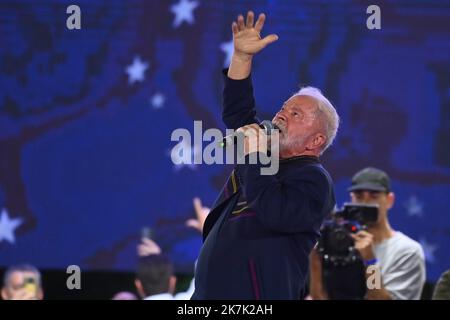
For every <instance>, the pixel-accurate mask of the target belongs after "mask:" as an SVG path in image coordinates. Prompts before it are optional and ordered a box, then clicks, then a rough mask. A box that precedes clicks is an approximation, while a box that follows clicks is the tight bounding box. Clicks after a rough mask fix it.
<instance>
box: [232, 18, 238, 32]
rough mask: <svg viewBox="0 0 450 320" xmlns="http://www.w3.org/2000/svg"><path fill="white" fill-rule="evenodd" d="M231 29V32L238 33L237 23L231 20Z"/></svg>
mask: <svg viewBox="0 0 450 320" xmlns="http://www.w3.org/2000/svg"><path fill="white" fill-rule="evenodd" d="M231 31H232V32H233V34H236V33H238V31H239V30H238V25H237V23H236V22H234V21H233V23H232V24H231Z"/></svg>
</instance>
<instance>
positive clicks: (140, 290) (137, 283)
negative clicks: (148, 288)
mask: <svg viewBox="0 0 450 320" xmlns="http://www.w3.org/2000/svg"><path fill="white" fill-rule="evenodd" d="M134 285H135V286H136V290H137V293H138V295H139V296H140V297H141V298H142V299H144V298H145V297H146V295H145V292H144V287H143V286H142V282H141V280H139V279H135V280H134Z"/></svg>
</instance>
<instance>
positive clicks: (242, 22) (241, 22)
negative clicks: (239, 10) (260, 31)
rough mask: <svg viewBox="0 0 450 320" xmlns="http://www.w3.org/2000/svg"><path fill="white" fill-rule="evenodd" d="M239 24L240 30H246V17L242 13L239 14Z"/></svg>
mask: <svg viewBox="0 0 450 320" xmlns="http://www.w3.org/2000/svg"><path fill="white" fill-rule="evenodd" d="M237 26H238V30H239V31H242V30H244V28H245V24H244V17H243V16H242V14H240V15H239V16H238V19H237Z"/></svg>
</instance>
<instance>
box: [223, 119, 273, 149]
mask: <svg viewBox="0 0 450 320" xmlns="http://www.w3.org/2000/svg"><path fill="white" fill-rule="evenodd" d="M259 127H260V128H261V129H264V131H265V133H266V135H268V136H270V134H271V133H272V130H274V129H278V130H279V129H280V128H278V127H277V126H276V125H275V124H273V123H272V121H270V120H264V121H262V122H261V123H260V124H259ZM242 134H243V133H242V132H241V131H239V132H238V131H237V130H236V131H235V132H234V133H233V134H230V135H228V136H226V137H224V138H223V140H222V142H220V144H219V145H220V147H222V148H225V147H228V146H230V145H233V144H235V143H236V141H237V137H238V136H239V135H242Z"/></svg>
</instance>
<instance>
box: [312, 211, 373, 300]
mask: <svg viewBox="0 0 450 320" xmlns="http://www.w3.org/2000/svg"><path fill="white" fill-rule="evenodd" d="M377 220H378V206H377V205H368V204H353V203H345V204H344V207H343V208H342V209H341V210H338V211H336V212H334V213H333V215H332V217H331V219H329V220H326V221H325V222H324V224H323V225H322V228H321V237H320V238H319V242H318V245H317V251H318V253H319V255H320V256H321V258H322V266H323V275H322V276H323V281H324V284H325V287H326V290H327V292H328V295H329V298H330V299H363V298H364V296H365V293H366V289H367V288H366V283H365V265H364V261H363V260H362V258H361V256H360V254H359V252H358V251H357V250H356V249H355V241H354V240H353V238H352V236H351V235H352V234H355V233H357V232H358V231H360V230H365V229H367V227H369V226H370V225H371V224H373V223H375V222H376V221H377Z"/></svg>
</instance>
